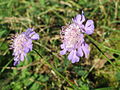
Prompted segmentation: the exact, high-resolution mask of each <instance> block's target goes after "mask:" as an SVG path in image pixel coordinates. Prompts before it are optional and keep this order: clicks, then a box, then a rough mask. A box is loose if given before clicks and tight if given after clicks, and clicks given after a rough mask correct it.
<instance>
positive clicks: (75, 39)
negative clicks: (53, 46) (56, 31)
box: [60, 11, 94, 63]
mask: <svg viewBox="0 0 120 90" xmlns="http://www.w3.org/2000/svg"><path fill="white" fill-rule="evenodd" d="M83 22H85V16H84V12H83V11H82V14H81V15H80V14H79V15H77V16H76V17H75V18H74V19H73V23H71V24H69V25H66V26H63V27H62V30H61V32H60V36H61V39H62V44H61V49H62V50H61V51H60V54H61V55H65V54H66V53H67V52H70V53H69V55H68V59H69V60H70V61H71V62H72V63H75V62H79V58H80V57H83V56H85V58H88V56H89V53H90V49H89V46H88V44H87V43H86V42H85V40H84V33H86V34H88V35H90V34H92V33H93V32H94V22H93V21H92V20H87V22H86V24H85V25H84V24H83Z"/></svg>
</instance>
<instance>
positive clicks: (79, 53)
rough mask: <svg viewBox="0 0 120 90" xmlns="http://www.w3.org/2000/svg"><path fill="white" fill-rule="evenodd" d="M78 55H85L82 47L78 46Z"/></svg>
mask: <svg viewBox="0 0 120 90" xmlns="http://www.w3.org/2000/svg"><path fill="white" fill-rule="evenodd" d="M77 55H78V56H80V57H82V56H83V51H82V49H81V47H79V48H78V51H77Z"/></svg>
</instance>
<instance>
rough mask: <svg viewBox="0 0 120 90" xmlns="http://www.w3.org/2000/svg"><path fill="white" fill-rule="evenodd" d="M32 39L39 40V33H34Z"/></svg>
mask: <svg viewBox="0 0 120 90" xmlns="http://www.w3.org/2000/svg"><path fill="white" fill-rule="evenodd" d="M31 39H32V40H38V39H39V35H38V34H37V33H35V34H34V35H32V36H31Z"/></svg>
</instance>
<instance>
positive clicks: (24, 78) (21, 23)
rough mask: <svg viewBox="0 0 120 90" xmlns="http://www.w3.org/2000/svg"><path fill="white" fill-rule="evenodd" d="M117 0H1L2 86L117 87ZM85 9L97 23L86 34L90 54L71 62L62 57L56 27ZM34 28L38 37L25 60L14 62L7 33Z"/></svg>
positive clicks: (55, 89) (50, 89)
mask: <svg viewBox="0 0 120 90" xmlns="http://www.w3.org/2000/svg"><path fill="white" fill-rule="evenodd" d="M119 5H120V2H119V0H0V88H1V89H2V90H12V89H13V90H41V89H42V90H62V89H63V90H73V89H74V90H89V89H91V90H92V89H93V90H94V89H95V90H118V89H119V87H120V28H119V27H120V26H119V24H120V21H119V20H120V17H119V16H120V6H119ZM81 10H83V11H84V12H85V16H86V17H87V18H88V19H92V20H94V22H95V32H94V34H93V35H91V36H87V35H86V41H87V42H88V43H89V45H90V47H91V53H90V56H89V58H88V59H85V58H81V60H80V62H79V63H75V64H72V63H71V62H70V61H69V60H68V59H67V55H65V56H60V55H59V52H60V44H61V41H60V36H59V34H60V30H61V27H62V26H64V25H66V24H67V23H70V22H71V20H72V18H73V17H75V16H76V15H77V14H80V13H81ZM27 28H34V29H35V31H36V32H37V33H39V35H40V40H38V41H34V42H33V43H34V46H33V48H34V50H33V51H31V52H30V53H29V54H28V55H27V57H26V59H25V60H24V62H21V63H20V64H19V65H17V66H16V67H14V66H13V56H12V51H11V50H10V49H9V45H10V42H11V36H12V35H14V34H16V33H21V32H23V31H25V30H26V29H27Z"/></svg>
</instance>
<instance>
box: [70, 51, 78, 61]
mask: <svg viewBox="0 0 120 90" xmlns="http://www.w3.org/2000/svg"><path fill="white" fill-rule="evenodd" d="M71 61H72V63H75V62H78V61H79V57H78V56H77V55H76V50H74V51H73V57H72V60H71Z"/></svg>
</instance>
